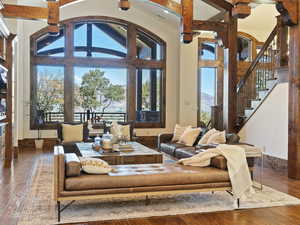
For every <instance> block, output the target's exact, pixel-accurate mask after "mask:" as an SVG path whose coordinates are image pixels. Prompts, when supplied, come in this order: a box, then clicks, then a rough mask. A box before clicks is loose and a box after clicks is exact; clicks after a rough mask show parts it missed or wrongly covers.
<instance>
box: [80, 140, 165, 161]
mask: <svg viewBox="0 0 300 225" xmlns="http://www.w3.org/2000/svg"><path fill="white" fill-rule="evenodd" d="M129 144H131V145H132V147H133V149H134V150H133V151H129V152H128V151H120V152H116V153H115V152H113V153H109V152H103V151H102V150H100V151H99V152H97V151H94V150H93V149H92V143H84V142H81V143H76V146H77V148H78V150H79V151H80V153H81V155H82V157H92V158H100V159H103V160H105V161H106V162H107V163H109V164H110V165H125V164H152V163H162V162H163V155H162V153H159V152H157V151H155V150H153V149H151V148H148V147H146V146H144V145H142V144H140V143H137V142H129Z"/></svg>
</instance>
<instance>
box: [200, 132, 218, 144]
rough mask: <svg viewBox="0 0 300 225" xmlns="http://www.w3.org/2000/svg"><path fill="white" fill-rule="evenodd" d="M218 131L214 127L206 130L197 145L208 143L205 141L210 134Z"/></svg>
mask: <svg viewBox="0 0 300 225" xmlns="http://www.w3.org/2000/svg"><path fill="white" fill-rule="evenodd" d="M216 132H218V131H217V130H216V129H215V128H213V129H211V130H208V131H207V132H206V133H205V134H204V135H203V136H202V137H201V139H200V140H199V142H198V145H205V144H208V143H207V141H208V139H209V137H210V136H211V135H213V134H214V133H216Z"/></svg>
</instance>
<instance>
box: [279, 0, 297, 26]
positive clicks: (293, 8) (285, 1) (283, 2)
mask: <svg viewBox="0 0 300 225" xmlns="http://www.w3.org/2000/svg"><path fill="white" fill-rule="evenodd" d="M276 2H277V3H276V9H277V11H278V12H279V13H280V14H281V16H282V20H283V23H284V24H285V25H288V26H293V25H296V24H298V20H299V19H298V18H299V12H298V4H299V2H298V0H276Z"/></svg>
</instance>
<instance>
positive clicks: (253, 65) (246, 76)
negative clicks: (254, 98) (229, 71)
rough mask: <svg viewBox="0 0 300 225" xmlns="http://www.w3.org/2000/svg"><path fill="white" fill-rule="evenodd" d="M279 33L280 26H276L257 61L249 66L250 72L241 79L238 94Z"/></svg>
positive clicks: (256, 58)
mask: <svg viewBox="0 0 300 225" xmlns="http://www.w3.org/2000/svg"><path fill="white" fill-rule="evenodd" d="M277 31H278V26H277V25H276V26H275V27H274V29H273V31H272V32H271V34H270V35H269V37H268V39H267V40H266V42H265V43H264V45H263V47H262V48H261V50H260V51H259V53H258V54H257V56H256V57H255V59H254V60H253V61H252V63H251V64H250V66H249V68H248V70H247V71H246V73H245V75H244V76H243V77H242V78H241V80H240V82H239V83H238V84H237V93H239V91H240V90H241V88H242V87H243V86H244V85H245V83H246V81H247V79H248V78H249V77H250V75H251V73H252V72H253V70H254V69H255V67H256V65H257V64H258V62H259V60H260V59H261V57H262V56H263V55H264V53H265V51H266V50H267V49H268V47H269V45H270V44H271V42H272V41H273V39H274V37H275V36H276V35H277Z"/></svg>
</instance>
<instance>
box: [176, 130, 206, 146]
mask: <svg viewBox="0 0 300 225" xmlns="http://www.w3.org/2000/svg"><path fill="white" fill-rule="evenodd" d="M200 132H201V128H191V127H190V128H188V129H186V130H185V131H184V132H183V134H182V135H181V137H180V139H179V143H182V144H185V145H187V146H193V145H194V143H195V141H196V139H197V137H198V135H199V134H200Z"/></svg>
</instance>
